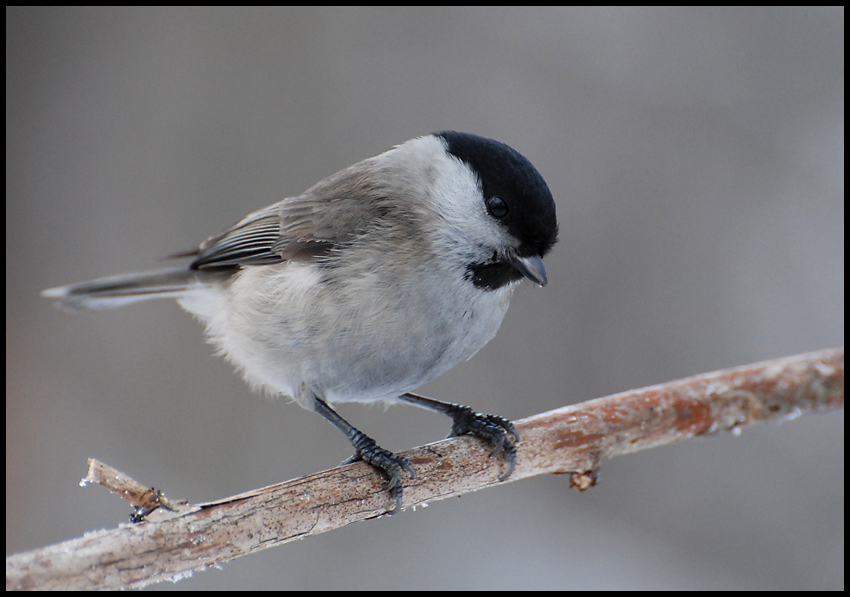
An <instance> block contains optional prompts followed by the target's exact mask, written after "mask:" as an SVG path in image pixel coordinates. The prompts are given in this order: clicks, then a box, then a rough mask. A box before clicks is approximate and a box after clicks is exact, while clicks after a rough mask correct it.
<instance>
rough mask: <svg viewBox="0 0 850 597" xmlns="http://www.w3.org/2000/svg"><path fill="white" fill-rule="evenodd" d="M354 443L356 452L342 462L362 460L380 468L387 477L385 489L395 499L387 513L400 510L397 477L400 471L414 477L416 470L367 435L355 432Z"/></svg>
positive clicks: (401, 457)
mask: <svg viewBox="0 0 850 597" xmlns="http://www.w3.org/2000/svg"><path fill="white" fill-rule="evenodd" d="M351 443H352V444H353V445H354V449H355V450H356V452H355V453H354V455H353V456H352V457H351V458H349V459H347V460H346V461H344V462H343V464H349V463H351V462H358V461H363V462H365V463H367V464H371V465H372V466H374V467H375V468H377V469H378V470H380V471H381V472H382V473H384V475H385V476H386V477H387V479H388V482H387V490H388V491H389V492H390V497H392V498H394V499H395V507H394V508H393V509H392V510H390V511H389V514H391V515H392V514H395V513H396V512H399V511H400V510H401V499H402V484H401V479H400V478H399V473H400V472H401V471H404V472H406V473H407V474H409V475H410V478H411V479H415V478H416V470H415V469H414V468H413V465H412V464H410V461H409V460H408V459H407V458H405V457H404V456H399V455H398V454H393V453H392V452H390V451H389V450H385V449H383V448H382V447H380V446H379V445H378V444H376V443H375V440H373V439H372V438H371V437H369V436H368V435H366V434H364V433H362V432H359V431H358V432H357V434H356V435H355V437H354V438H353V439H352V442H351Z"/></svg>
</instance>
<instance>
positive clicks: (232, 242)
mask: <svg viewBox="0 0 850 597" xmlns="http://www.w3.org/2000/svg"><path fill="white" fill-rule="evenodd" d="M557 235H558V224H557V218H556V216H555V202H554V200H553V198H552V193H551V192H550V191H549V187H548V186H547V185H546V182H545V181H544V180H543V177H542V176H541V175H540V173H539V172H538V171H537V169H536V168H535V167H534V166H533V165H532V164H531V162H529V161H528V160H527V159H526V158H525V157H523V156H522V155H521V154H519V153H518V152H517V151H516V150H514V149H512V148H511V147H509V146H508V145H505V144H504V143H500V142H498V141H495V140H492V139H487V138H484V137H479V136H477V135H472V134H468V133H461V132H456V131H443V132H439V133H433V134H430V135H425V136H422V137H417V138H415V139H412V140H410V141H407V142H406V143H403V144H401V145H398V146H396V147H394V148H393V149H391V150H389V151H387V152H385V153H382V154H380V155H378V156H375V157H373V158H369V159H366V160H363V161H362V162H358V163H356V164H354V165H353V166H350V167H348V168H346V169H344V170H341V171H340V172H337V173H336V174H333V175H331V176H329V177H328V178H326V179H324V180H322V181H321V182H319V183H317V184H316V185H314V186H313V187H312V188H310V189H308V190H307V191H305V192H304V193H303V194H301V195H297V196H293V197H287V198H286V199H283V200H282V201H279V202H277V203H274V204H272V205H270V206H268V207H265V208H263V209H261V210H259V211H255V212H253V213H251V214H249V215H248V216H246V217H245V218H244V219H243V220H241V221H239V222H237V223H236V224H234V225H233V226H231V227H230V228H227V229H225V230H224V231H222V232H220V233H218V234H216V235H214V236H211V237H209V238H208V239H207V240H205V241H204V242H203V243H201V244H200V246H198V248H197V249H195V250H193V251H190V252H186V253H182V254H178V255H173V257H175V258H178V257H183V258H191V259H192V261H191V263H189V265H188V266H187V267H180V268H171V269H164V270H158V271H149V272H138V273H129V274H123V275H118V276H113V277H109V278H102V279H99V280H94V281H91V282H83V283H80V284H73V285H70V286H63V287H59V288H51V289H48V290H45V291H43V292H42V295H43V296H45V297H48V298H52V299H56V300H57V304H58V306H60V307H62V308H64V309H67V310H83V309H104V308H112V307H117V306H121V305H125V304H128V303H133V302H136V301H140V300H146V299H153V298H174V299H176V300H177V302H178V303H179V304H180V306H181V307H183V309H185V310H186V311H188V312H189V313H191V314H193V315H194V316H195V317H197V318H198V319H199V320H200V321H201V322H202V323H203V324H204V325H205V326H206V334H207V337H208V339H209V341H210V342H211V343H212V344H213V345H215V346H216V347H217V348H218V352H219V353H221V354H222V355H224V356H225V357H226V358H227V360H229V361H230V362H231V363H232V364H233V365H235V366H236V368H237V369H238V370H239V371H240V372H241V374H242V376H243V377H244V379H245V380H246V381H247V382H248V383H249V384H250V385H251V386H252V387H254V388H263V389H264V390H266V391H267V392H268V393H270V394H272V395H274V396H286V397H290V398H292V399H294V400H295V401H296V402H298V403H299V404H300V405H301V406H303V407H304V408H306V409H308V410H312V411H315V412H317V413H318V414H320V415H321V416H322V417H324V418H325V419H326V420H328V421H329V422H330V423H331V424H332V425H334V426H335V427H336V428H337V429H339V430H340V431H342V432H343V433H344V434H345V435H346V437H348V439H349V441H350V442H351V444H352V446H353V447H354V455H353V456H352V457H351V458H349V459H348V460H346V461H345V462H346V463H347V462H353V461H359V460H362V461H365V462H367V463H369V464H370V465H372V466H374V467H375V468H377V469H379V470H380V471H381V472H382V473H383V474H384V475H385V476H386V477H387V479H388V485H387V489H388V490H389V493H390V496H391V498H392V500H394V504H393V505H392V506H391V510H390V513H395V512H397V511H399V510H400V509H401V506H402V482H401V479H400V474H401V473H402V472H405V473H407V474H408V475H410V477H411V478H413V477H414V476H415V471H414V468H413V466H412V465H411V463H410V462H409V461H408V460H407V459H406V458H403V457H401V456H398V455H396V454H394V453H392V452H390V451H388V450H385V449H383V448H381V447H380V446H378V445H377V444H376V442H375V441H374V440H373V439H372V438H371V437H369V436H367V435H366V434H364V433H363V432H361V431H359V430H358V429H355V428H354V427H353V426H352V425H350V424H349V423H348V422H347V421H345V420H344V419H343V418H342V417H341V416H339V414H337V412H336V411H335V410H333V408H331V405H332V404H335V403H339V402H373V401H385V402H397V401H403V402H407V403H410V404H414V405H416V406H420V407H423V408H427V409H431V410H435V411H438V412H442V413H445V414H447V415H448V416H450V417H451V418H452V420H453V424H452V428H451V432H450V433H449V437H453V436H458V435H463V434H472V435H474V436H477V437H480V438H482V439H484V440H486V441H487V442H489V443H490V444H491V446H492V452H491V455H496V454H503V455H504V457H505V458H506V460H507V467H506V468H507V470H506V472H505V473H504V474H503V475H502V476H501V479H502V480H504V479H507V478H508V477H509V476H510V474H511V473H512V472H513V469H514V465H515V462H516V441H518V440H519V436H518V435H517V432H516V430H515V429H514V427H513V425H512V424H511V423H510V422H509V421H508V420H507V419H504V418H502V417H499V416H496V415H487V414H480V413H477V412H475V411H473V410H472V409H470V408H469V407H466V406H461V405H458V404H452V403H447V402H441V401H438V400H434V399H431V398H426V397H424V396H419V395H416V394H413V393H411V392H412V391H413V390H415V389H416V388H417V387H418V386H421V385H422V384H424V383H426V382H428V381H431V380H432V379H434V378H436V377H438V376H439V375H442V374H443V373H445V372H446V371H448V370H449V369H451V368H452V367H454V366H455V365H457V364H458V363H460V362H462V361H465V360H467V359H469V358H470V357H472V355H474V354H475V353H476V352H477V351H478V350H479V349H480V348H481V347H483V346H484V345H485V344H486V343H487V342H488V341H490V339H492V338H493V336H495V334H496V332H497V331H498V329H499V326H500V325H501V323H502V318H503V317H504V315H505V312H506V311H507V308H508V303H509V302H510V299H511V295H512V294H513V291H514V289H515V288H516V286H517V284H518V283H519V281H520V280H522V279H523V278H528V279H529V280H531V281H532V282H534V283H536V284H538V285H540V286H545V285H546V282H547V278H546V270H545V268H544V267H543V261H542V258H543V256H545V255H546V254H547V253H548V252H549V251H550V250H551V248H552V246H553V245H554V244H555V242H556V240H557Z"/></svg>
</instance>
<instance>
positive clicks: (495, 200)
mask: <svg viewBox="0 0 850 597" xmlns="http://www.w3.org/2000/svg"><path fill="white" fill-rule="evenodd" d="M485 203H486V205H487V212H488V213H489V214H490V215H491V216H493V217H494V218H498V219H502V218H504V217H505V216H506V215H508V202H507V201H505V200H504V199H502V198H501V197H499V196H498V195H493V196H492V197H487V200H486V201H485Z"/></svg>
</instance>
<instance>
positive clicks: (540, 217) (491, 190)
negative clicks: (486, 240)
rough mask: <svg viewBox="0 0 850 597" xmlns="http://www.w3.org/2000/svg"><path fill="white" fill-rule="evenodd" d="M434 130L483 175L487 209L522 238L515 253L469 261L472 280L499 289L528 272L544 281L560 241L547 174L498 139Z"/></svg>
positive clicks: (529, 277) (543, 284)
mask: <svg viewBox="0 0 850 597" xmlns="http://www.w3.org/2000/svg"><path fill="white" fill-rule="evenodd" d="M434 135H435V136H436V137H440V138H442V139H443V140H445V142H446V146H447V150H448V152H449V153H450V154H451V155H453V156H454V157H456V158H457V159H459V160H461V161H462V162H464V163H466V164H468V165H469V167H470V168H472V170H473V171H474V172H475V173H476V174H477V175H478V179H479V181H480V184H481V190H482V192H483V195H484V204H485V207H486V209H487V212H488V214H489V215H490V216H491V217H492V218H494V219H495V220H497V221H498V222H499V223H500V224H501V225H502V226H504V227H505V228H506V229H507V231H508V232H509V233H510V235H511V236H513V237H514V238H515V239H517V240H518V241H519V245H518V246H517V247H515V248H514V249H513V250H512V251H511V254H508V255H498V256H494V259H493V260H490V261H487V262H483V263H473V264H470V266H469V274H470V277H471V279H472V282H473V283H474V284H475V285H476V286H478V287H479V288H484V289H487V290H495V289H497V288H501V287H502V286H505V285H506V284H510V283H512V282H516V281H517V280H519V279H521V278H523V277H526V278H528V279H530V280H532V281H533V282H535V283H537V284H539V285H541V286H545V285H546V270H545V269H544V267H543V261H542V257H543V256H544V255H546V254H547V253H548V252H549V251H550V250H551V249H552V246H553V245H554V244H555V243H556V242H557V240H558V221H557V217H556V216H555V201H554V199H553V198H552V193H551V192H550V191H549V186H548V185H547V184H546V181H545V180H543V176H541V175H540V172H538V171H537V168H535V167H534V165H533V164H532V163H531V162H529V161H528V159H526V158H525V156H523V155H522V154H520V153H519V152H518V151H516V150H515V149H513V148H512V147H510V146H509V145H505V144H504V143H500V142H499V141H495V140H493V139H487V138H486V137H479V136H477V135H471V134H469V133H459V132H456V131H442V132H439V133H434Z"/></svg>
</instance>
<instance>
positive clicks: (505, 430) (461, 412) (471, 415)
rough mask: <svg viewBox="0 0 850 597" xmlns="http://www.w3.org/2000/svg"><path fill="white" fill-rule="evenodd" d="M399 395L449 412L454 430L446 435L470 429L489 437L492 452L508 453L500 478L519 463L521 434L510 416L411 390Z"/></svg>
mask: <svg viewBox="0 0 850 597" xmlns="http://www.w3.org/2000/svg"><path fill="white" fill-rule="evenodd" d="M399 399H400V400H403V401H405V402H408V403H410V404H414V405H416V406H419V407H422V408H427V409H428V410H435V411H437V412H441V413H443V414H446V415H448V416H450V417H451V418H452V421H453V423H452V430H451V431H450V432H449V435H448V436H447V437H457V436H459V435H464V434H467V433H469V434H470V435H474V436H476V437H480V438H481V439H483V440H486V441H487V442H489V443H490V445H491V446H493V449H492V450H491V451H490V456H494V455H496V454H498V453H499V452H504V454H505V457H506V458H507V459H508V470H507V472H505V474H503V475H502V476H501V477H500V478H499V480H500V481H504V480H505V479H507V478H508V477H510V476H511V473H513V472H514V467H515V466H516V444H515V442H517V441H519V434H518V433H517V431H516V429H515V428H514V426H513V424H512V423H511V422H510V421H508V420H507V419H505V418H503V417H500V416H498V415H486V414H481V413H477V412H475V411H474V410H472V409H471V408H469V407H468V406H463V405H462V404H454V403H451V402H442V401H440V400H434V399H433V398H426V397H425V396H419V395H418V394H411V393H409V392H408V393H407V394H402V395H401V396H399Z"/></svg>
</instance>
